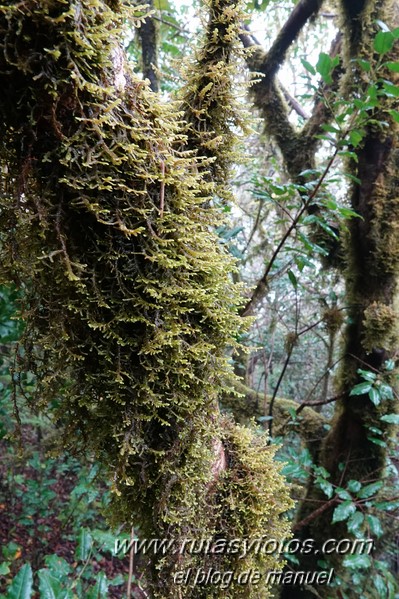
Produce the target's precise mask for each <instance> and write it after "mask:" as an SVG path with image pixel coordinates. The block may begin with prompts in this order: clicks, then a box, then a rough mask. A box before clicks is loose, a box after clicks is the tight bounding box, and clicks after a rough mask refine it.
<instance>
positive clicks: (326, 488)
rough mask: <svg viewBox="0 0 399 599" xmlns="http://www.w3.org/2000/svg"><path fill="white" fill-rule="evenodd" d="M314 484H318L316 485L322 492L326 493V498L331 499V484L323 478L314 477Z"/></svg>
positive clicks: (332, 489) (332, 488) (332, 490)
mask: <svg viewBox="0 0 399 599" xmlns="http://www.w3.org/2000/svg"><path fill="white" fill-rule="evenodd" d="M316 484H317V485H318V487H320V489H321V490H322V491H323V493H325V494H326V495H327V497H328V499H331V497H332V496H333V493H334V487H333V486H332V484H331V483H329V482H328V481H327V480H325V479H318V478H317V479H316Z"/></svg>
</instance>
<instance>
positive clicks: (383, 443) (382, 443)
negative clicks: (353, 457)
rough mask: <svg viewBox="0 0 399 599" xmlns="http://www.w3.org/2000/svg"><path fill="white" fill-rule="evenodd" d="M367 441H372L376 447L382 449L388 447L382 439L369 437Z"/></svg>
mask: <svg viewBox="0 0 399 599" xmlns="http://www.w3.org/2000/svg"><path fill="white" fill-rule="evenodd" d="M367 439H368V440H369V441H371V442H372V443H374V445H379V446H380V447H386V446H387V444H386V443H385V441H382V440H381V439H377V437H367Z"/></svg>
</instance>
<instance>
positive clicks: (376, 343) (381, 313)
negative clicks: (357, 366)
mask: <svg viewBox="0 0 399 599" xmlns="http://www.w3.org/2000/svg"><path fill="white" fill-rule="evenodd" d="M397 319H398V315H397V312H396V311H395V310H394V309H393V308H392V307H391V306H387V305H385V304H381V303H378V302H373V303H371V304H370V305H369V306H367V308H366V309H365V311H364V319H363V323H362V324H363V331H362V333H363V340H362V345H363V347H364V349H365V350H366V351H367V352H371V351H372V350H373V348H376V347H384V348H390V347H392V346H393V342H394V341H395V340H396V339H397V335H396V334H395V333H396V322H397Z"/></svg>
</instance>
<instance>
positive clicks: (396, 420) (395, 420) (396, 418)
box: [380, 414, 399, 424]
mask: <svg viewBox="0 0 399 599" xmlns="http://www.w3.org/2000/svg"><path fill="white" fill-rule="evenodd" d="M380 420H382V421H383V422H388V423H389V424H399V414H385V416H381V418H380Z"/></svg>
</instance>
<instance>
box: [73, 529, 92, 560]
mask: <svg viewBox="0 0 399 599" xmlns="http://www.w3.org/2000/svg"><path fill="white" fill-rule="evenodd" d="M92 546H93V538H92V536H91V534H90V532H89V530H88V529H87V528H82V529H81V531H80V534H79V543H78V546H77V548H76V552H75V556H76V559H78V560H79V561H81V562H84V561H86V560H87V558H88V557H89V555H90V550H91V548H92Z"/></svg>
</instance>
